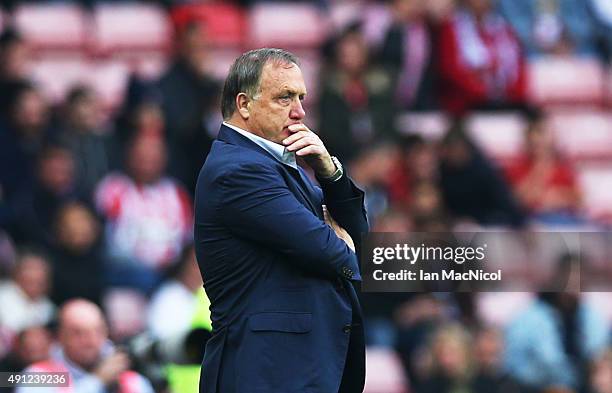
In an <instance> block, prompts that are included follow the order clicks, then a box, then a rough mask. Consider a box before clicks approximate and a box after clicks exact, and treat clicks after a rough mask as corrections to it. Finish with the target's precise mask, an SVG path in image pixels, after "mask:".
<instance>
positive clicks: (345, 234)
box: [323, 205, 355, 252]
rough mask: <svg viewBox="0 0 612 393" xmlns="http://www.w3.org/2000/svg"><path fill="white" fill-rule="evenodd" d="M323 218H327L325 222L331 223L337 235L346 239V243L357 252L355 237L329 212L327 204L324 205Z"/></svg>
mask: <svg viewBox="0 0 612 393" xmlns="http://www.w3.org/2000/svg"><path fill="white" fill-rule="evenodd" d="M323 218H324V219H325V223H326V224H327V225H329V226H330V227H331V229H333V230H334V232H336V236H338V237H339V238H340V239H342V240H344V242H345V243H346V245H347V246H349V248H350V249H351V250H352V251H353V252H355V244H354V243H353V238H352V237H351V235H349V234H348V232H347V231H346V230H345V229H344V228H342V227H341V226H340V225H339V224H338V223H337V222H336V220H334V218H333V217H332V216H331V214H329V212H328V211H327V206H325V205H323Z"/></svg>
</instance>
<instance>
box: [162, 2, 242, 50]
mask: <svg viewBox="0 0 612 393" xmlns="http://www.w3.org/2000/svg"><path fill="white" fill-rule="evenodd" d="M171 17H172V22H173V23H174V26H175V27H176V28H177V29H178V30H180V29H181V28H183V27H185V25H186V24H188V23H190V22H193V21H199V22H202V23H203V24H204V25H205V26H206V32H205V33H206V38H207V39H208V41H209V42H210V44H211V45H212V46H214V47H225V48H227V47H228V46H229V47H235V48H240V47H242V46H243V44H244V34H245V30H246V19H245V15H244V11H242V9H240V8H239V7H238V6H235V5H232V4H225V3H194V4H185V5H181V6H178V7H176V8H174V9H173V10H172V12H171Z"/></svg>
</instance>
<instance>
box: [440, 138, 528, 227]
mask: <svg viewBox="0 0 612 393" xmlns="http://www.w3.org/2000/svg"><path fill="white" fill-rule="evenodd" d="M439 170H440V189H441V190H442V196H443V200H444V205H445V206H446V207H447V208H448V211H449V212H450V213H451V214H452V215H453V216H455V217H456V218H458V219H466V218H467V219H469V220H474V221H476V222H477V223H479V224H481V225H508V226H513V227H518V226H521V225H522V224H523V223H524V216H523V213H522V211H521V210H520V209H519V207H518V206H517V203H516V202H515V200H514V198H513V197H512V191H511V190H510V187H508V186H507V185H506V183H505V182H504V179H503V177H502V176H501V174H500V173H498V172H497V170H496V169H495V168H494V166H493V164H491V163H490V162H489V160H487V158H486V157H485V156H484V155H483V154H482V153H481V152H480V151H479V150H478V149H477V147H476V146H475V145H474V144H473V143H472V142H471V141H470V140H469V138H468V137H467V136H466V134H465V132H464V131H463V129H462V128H461V126H456V127H455V128H453V129H451V130H450V131H449V132H448V133H447V134H446V136H445V137H444V140H443V141H442V146H441V160H440V169H439Z"/></svg>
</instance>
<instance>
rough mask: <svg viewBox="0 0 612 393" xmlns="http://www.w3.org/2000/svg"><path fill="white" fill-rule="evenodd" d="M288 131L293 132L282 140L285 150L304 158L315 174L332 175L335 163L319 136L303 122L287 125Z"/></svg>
mask: <svg viewBox="0 0 612 393" xmlns="http://www.w3.org/2000/svg"><path fill="white" fill-rule="evenodd" d="M289 131H290V132H291V133H293V134H292V135H290V136H289V137H288V138H286V139H285V140H284V141H283V144H284V145H285V147H286V148H287V150H288V151H293V152H295V154H296V155H297V156H299V157H302V158H304V161H306V163H307V164H308V166H310V167H311V168H312V169H313V170H314V171H315V174H316V175H317V176H319V177H323V178H325V177H330V176H332V175H333V174H334V172H335V171H336V165H335V164H334V162H333V161H332V159H331V156H330V155H329V153H328V152H327V149H326V148H325V145H323V142H321V139H320V138H319V136H318V135H317V134H315V133H314V132H312V131H310V130H309V129H308V127H306V126H305V125H304V124H293V125H291V126H289Z"/></svg>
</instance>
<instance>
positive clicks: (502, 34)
mask: <svg viewBox="0 0 612 393" xmlns="http://www.w3.org/2000/svg"><path fill="white" fill-rule="evenodd" d="M461 5H462V6H461V7H458V9H457V10H456V11H455V12H454V13H452V14H451V15H450V16H449V17H448V18H447V19H446V20H445V21H444V22H443V23H442V26H441V27H440V36H439V39H440V41H439V46H438V50H439V56H438V57H439V59H440V60H439V73H440V82H441V83H440V103H441V105H442V107H443V108H444V109H446V110H448V111H449V112H451V113H453V114H456V115H461V114H463V113H464V112H466V111H467V110H470V109H476V108H478V109H480V108H505V107H516V106H519V105H520V104H521V103H523V102H524V99H525V91H526V75H525V59H524V55H523V51H522V49H521V47H520V44H519V42H518V40H517V38H516V36H515V34H514V32H513V31H512V29H511V27H510V25H509V24H508V23H507V22H506V21H505V20H504V19H503V18H502V17H501V16H500V15H499V14H497V13H495V12H494V10H493V9H492V5H491V1H490V0H463V1H462V2H461Z"/></svg>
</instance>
